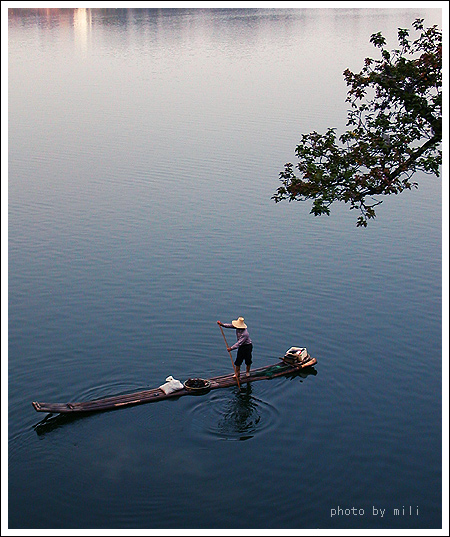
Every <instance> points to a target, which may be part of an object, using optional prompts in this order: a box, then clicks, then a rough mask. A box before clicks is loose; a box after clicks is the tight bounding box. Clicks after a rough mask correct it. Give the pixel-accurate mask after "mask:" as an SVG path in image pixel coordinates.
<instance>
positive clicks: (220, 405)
mask: <svg viewBox="0 0 450 537" xmlns="http://www.w3.org/2000/svg"><path fill="white" fill-rule="evenodd" d="M190 418H191V429H192V431H193V433H194V434H195V435H197V436H198V435H201V436H203V437H204V438H206V439H221V440H248V439H249V438H253V437H254V436H256V435H260V434H262V433H264V432H267V431H268V430H270V429H272V428H273V427H275V424H276V423H277V420H278V411H277V409H276V408H274V407H273V406H272V405H270V404H269V403H267V402H265V401H263V400H261V399H258V398H257V397H255V396H254V395H252V389H251V386H250V385H247V386H246V387H244V388H242V389H241V391H238V390H236V389H232V390H220V391H219V392H215V393H212V394H210V396H209V397H208V398H203V397H202V398H199V401H198V403H197V404H195V406H193V407H192V408H191V410H190Z"/></svg>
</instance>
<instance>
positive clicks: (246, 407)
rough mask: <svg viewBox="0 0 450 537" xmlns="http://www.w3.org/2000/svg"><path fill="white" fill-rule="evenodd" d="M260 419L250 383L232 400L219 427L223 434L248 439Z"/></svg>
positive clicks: (253, 432)
mask: <svg viewBox="0 0 450 537" xmlns="http://www.w3.org/2000/svg"><path fill="white" fill-rule="evenodd" d="M260 419H261V416H260V415H259V413H258V407H257V405H256V402H255V400H254V398H253V397H252V387H251V385H250V383H248V384H247V385H246V387H245V388H244V387H242V388H241V390H240V391H239V392H236V394H235V396H234V397H233V399H231V400H230V402H229V403H228V405H227V408H226V409H225V412H224V416H223V419H222V420H221V421H220V422H219V424H218V427H219V431H220V433H221V435H222V436H238V437H239V440H247V439H248V438H252V437H253V435H254V434H255V432H256V426H257V425H258V423H259V421H260Z"/></svg>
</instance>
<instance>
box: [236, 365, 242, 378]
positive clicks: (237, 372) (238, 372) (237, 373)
mask: <svg viewBox="0 0 450 537" xmlns="http://www.w3.org/2000/svg"><path fill="white" fill-rule="evenodd" d="M240 376H241V368H240V367H239V366H236V375H235V377H236V378H239V377H240Z"/></svg>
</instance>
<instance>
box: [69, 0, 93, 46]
mask: <svg viewBox="0 0 450 537" xmlns="http://www.w3.org/2000/svg"><path fill="white" fill-rule="evenodd" d="M91 25H92V18H91V10H90V9H86V8H84V7H83V8H77V9H74V11H73V28H74V35H75V41H77V42H78V43H80V44H81V46H82V47H83V49H84V48H86V45H87V36H88V33H89V32H90V30H91Z"/></svg>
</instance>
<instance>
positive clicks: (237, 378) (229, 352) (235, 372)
mask: <svg viewBox="0 0 450 537" xmlns="http://www.w3.org/2000/svg"><path fill="white" fill-rule="evenodd" d="M219 326H220V331H221V332H222V336H223V340H224V341H225V345H226V346H227V351H228V343H227V339H226V337H225V334H224V333H223V328H222V325H220V324H219ZM228 354H229V355H230V359H231V363H232V365H233V369H234V376H235V377H236V380H237V385H238V388H239V389H241V383H240V382H239V377H238V374H237V371H236V367H235V365H234V362H233V357H232V356H231V351H228Z"/></svg>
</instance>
